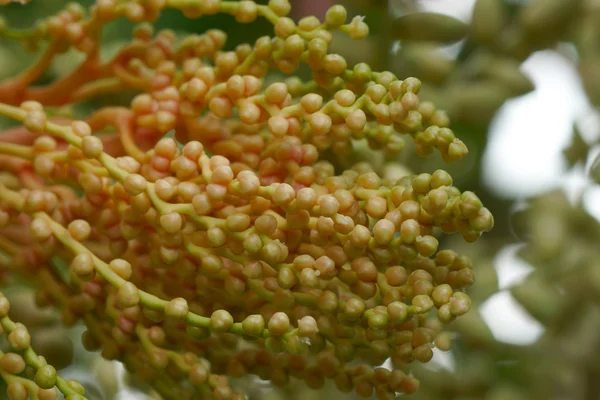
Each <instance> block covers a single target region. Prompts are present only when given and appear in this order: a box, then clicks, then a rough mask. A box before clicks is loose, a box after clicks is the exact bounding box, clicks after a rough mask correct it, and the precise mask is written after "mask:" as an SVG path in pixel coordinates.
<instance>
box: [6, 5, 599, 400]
mask: <svg viewBox="0 0 600 400" xmlns="http://www.w3.org/2000/svg"><path fill="white" fill-rule="evenodd" d="M337 2H338V3H342V4H343V5H344V6H346V7H347V8H348V10H349V14H350V15H364V16H365V18H366V22H367V23H368V24H369V25H370V28H371V35H370V37H369V38H368V39H367V40H364V41H362V42H359V43H356V42H352V43H350V42H349V39H346V38H343V37H339V38H336V40H335V41H334V43H337V44H335V45H334V47H333V48H332V51H334V52H338V53H340V54H342V55H343V56H344V57H346V59H347V60H348V62H349V64H354V63H357V62H368V63H369V64H370V65H371V66H372V68H373V69H374V70H390V71H392V72H393V73H394V74H396V75H397V76H398V77H400V78H404V77H408V76H416V77H418V78H419V79H421V80H422V81H423V90H422V96H423V98H424V99H426V100H432V101H434V102H435V104H436V105H437V106H438V108H441V109H444V110H446V111H447V112H448V114H449V116H450V118H451V120H452V129H453V130H454V131H455V133H456V135H457V136H458V137H459V138H461V139H462V140H463V141H464V142H465V143H466V144H467V145H468V147H469V150H470V153H469V155H468V157H466V158H465V159H463V160H461V161H460V162H458V163H456V164H455V165H451V166H445V168H447V169H449V172H450V173H451V174H452V175H453V176H454V177H455V184H456V185H457V186H459V187H461V188H463V189H468V190H473V191H475V192H476V193H477V194H478V195H479V196H480V198H481V199H482V201H483V203H484V204H486V205H487V207H488V208H489V209H490V210H491V211H492V213H493V214H494V215H495V216H496V227H495V229H494V230H493V231H492V232H491V233H490V234H488V235H487V236H485V238H483V239H480V240H479V241H478V242H476V243H475V244H469V245H465V244H463V243H462V241H460V240H455V238H453V237H450V238H449V239H447V240H448V241H449V242H452V243H442V246H443V247H444V248H448V247H452V248H454V249H456V250H461V251H463V252H465V253H467V254H469V255H470V256H471V257H472V258H473V261H474V262H473V264H474V268H475V270H476V277H477V282H476V284H475V285H474V287H473V290H472V291H471V292H470V295H471V297H472V298H473V299H474V301H475V303H476V304H477V307H476V308H475V309H474V310H473V311H471V312H470V313H469V314H468V315H467V316H466V317H464V318H462V319H459V320H457V321H456V322H454V323H453V324H451V325H450V329H451V330H452V331H453V332H455V333H454V334H453V348H452V350H450V351H448V352H444V353H442V352H440V351H436V354H435V356H434V360H433V362H432V363H430V364H428V365H425V366H422V365H419V366H416V367H415V370H414V374H415V375H416V376H418V377H419V379H421V390H420V392H419V393H418V394H416V395H413V398H415V399H449V400H451V399H456V400H458V399H460V400H467V399H469V400H470V399H473V400H475V399H486V400H499V399H515V400H518V399H567V400H569V399H573V400H579V399H581V400H588V399H589V400H591V399H598V398H600V379H599V378H600V361H599V359H598V357H597V356H596V355H597V354H598V351H599V350H600V335H598V332H599V331H600V250H599V246H598V245H597V243H598V241H599V240H600V225H599V224H598V219H597V217H598V215H599V213H598V209H599V207H598V206H597V204H598V203H599V202H598V200H599V198H598V195H597V193H598V192H597V188H596V186H597V185H596V182H597V181H599V180H600V162H597V161H595V157H594V156H595V155H596V154H597V153H598V151H597V149H596V147H597V141H598V136H599V135H598V128H599V127H600V124H599V123H598V117H597V113H596V106H597V105H598V104H599V103H600V2H598V1H593V0H529V1H523V0H373V1H370V0H345V1H340V0H338V1H337ZM65 3H66V2H65V1H63V0H32V2H31V4H30V5H28V6H26V7H23V6H21V5H18V4H13V5H10V6H7V7H3V8H1V9H0V15H1V16H2V17H3V18H4V20H6V21H9V22H10V25H11V26H13V27H15V28H27V27H29V26H31V25H32V24H35V22H36V20H37V19H38V18H40V17H41V16H46V15H50V14H52V13H54V12H56V11H58V10H59V9H61V8H62V7H63V6H64V4H65ZM79 3H81V4H83V5H89V4H90V3H92V1H91V0H85V1H79ZM263 3H266V1H263ZM292 3H293V10H294V11H293V12H294V13H295V14H294V18H295V19H296V20H297V19H299V18H301V17H302V16H304V15H308V14H313V15H317V16H321V17H322V16H323V15H324V13H325V11H326V10H327V8H328V7H329V6H330V5H331V3H330V1H329V0H295V1H292ZM156 26H157V28H158V29H163V28H168V29H173V30H174V31H175V32H178V33H179V32H181V33H193V32H195V33H202V32H204V31H206V30H208V29H213V28H218V29H221V30H223V31H225V32H227V34H228V42H227V47H228V48H233V47H235V46H236V45H237V44H239V43H243V42H250V43H252V42H253V41H254V40H255V39H256V38H258V37H260V36H262V35H265V34H271V32H270V30H271V29H272V28H271V27H270V25H269V24H268V23H266V22H265V21H264V20H260V19H259V20H258V21H257V22H255V23H253V24H250V25H239V24H237V23H236V22H235V20H234V18H233V17H230V16H225V15H219V16H215V17H211V18H202V19H196V20H190V19H186V18H184V16H183V15H182V14H181V13H180V12H178V11H175V10H168V11H167V12H164V13H163V15H162V16H161V17H160V19H159V20H158V21H157V22H156ZM131 31H132V24H130V23H129V22H127V21H125V20H119V21H117V22H116V23H113V24H111V25H110V26H109V27H108V29H106V30H105V32H104V35H105V47H104V48H103V52H104V57H109V56H110V55H111V54H114V52H115V50H116V49H117V48H118V47H119V46H120V45H121V44H122V43H124V42H126V41H128V40H130V39H131ZM29 47H30V48H28V49H25V50H24V49H22V48H21V46H19V45H18V44H17V43H15V42H13V41H10V40H5V39H1V38H0V79H1V78H6V77H8V76H11V75H13V74H15V73H16V72H18V71H20V70H22V69H23V68H24V67H25V66H27V65H28V64H29V63H30V62H31V61H32V60H33V59H34V58H35V56H36V49H35V46H34V45H33V44H31V45H30V46H29ZM80 58H81V55H80V54H78V53H76V52H75V51H72V52H68V53H66V54H65V55H62V56H61V57H59V59H58V60H57V61H56V62H55V63H54V65H53V66H52V68H50V69H49V70H48V71H47V72H46V75H45V76H44V78H43V80H45V81H51V80H53V79H54V78H55V77H57V76H60V75H63V74H65V73H67V72H68V71H69V70H71V69H73V68H74V66H75V65H77V63H76V61H77V60H78V59H80ZM540 60H541V61H540ZM559 62H560V65H561V67H560V68H559V67H557V65H558V63H559ZM544 71H546V72H548V71H554V72H552V74H551V75H550V78H549V79H550V82H551V84H550V86H548V87H549V88H550V89H547V90H545V91H542V88H541V86H540V85H539V84H540V82H542V80H540V79H539V76H540V73H541V72H544ZM300 73H301V74H302V73H304V74H307V73H308V71H302V70H301V71H300ZM548 73H550V72H548ZM280 78H281V77H279V76H273V77H269V79H273V80H276V79H280ZM544 82H546V81H544ZM560 82H562V83H563V84H562V86H561V85H559V83H560ZM564 88H567V89H569V90H571V89H572V90H575V91H576V92H577V93H576V94H575V95H573V94H572V93H570V92H569V93H567V89H564ZM536 93H538V94H537V95H536ZM540 94H541V96H540ZM569 96H579V97H578V98H577V100H576V103H577V104H582V105H583V106H581V107H579V109H577V110H576V111H575V112H571V111H568V110H567V108H566V106H564V104H566V103H565V102H570V101H571V100H572V97H569ZM129 99H130V94H128V93H122V94H119V97H118V98H117V99H115V98H114V97H112V98H111V99H110V101H111V102H112V103H114V102H115V101H122V102H126V101H128V100H129ZM105 101H107V99H103V98H99V99H94V100H93V102H94V103H87V104H81V105H78V106H77V107H79V108H75V109H73V110H55V112H56V113H58V114H60V113H61V112H64V113H74V114H78V113H80V112H85V111H86V110H88V109H89V108H90V107H93V108H96V107H97V106H98V105H99V104H98V103H102V102H105ZM553 103H558V104H559V105H560V107H558V111H557V107H552V104H553ZM519 107H521V108H522V110H523V111H522V112H519V110H518V108H519ZM561 107H562V108H561ZM531 110H533V111H531ZM561 111H562V112H563V114H564V115H563V116H564V118H563V119H560V117H561V115H560V114H561ZM554 114H556V115H554ZM519 116H520V117H519ZM556 118H559V120H560V121H563V120H564V121H567V122H566V123H565V124H566V125H565V124H562V125H561V124H558V123H557V124H555V125H552V124H553V122H552V121H556ZM544 122H547V123H544ZM0 123H2V124H6V123H7V122H6V121H0ZM549 125H550V126H549ZM564 126H568V127H569V130H570V131H569V132H566V130H565V129H563V127H564ZM501 128H502V129H501ZM511 131H517V132H520V134H519V135H514V134H511ZM492 137H494V138H495V141H492V140H491V138H492ZM532 138H535V139H532ZM354 151H355V153H356V154H355V157H354V159H363V160H369V161H370V162H375V163H377V165H378V166H379V167H380V169H381V171H380V172H382V173H384V174H385V168H408V169H409V170H411V171H415V172H432V171H434V170H435V169H437V168H439V167H441V166H442V160H441V158H440V157H439V155H431V156H430V157H428V158H426V159H421V158H418V157H416V156H414V152H413V151H412V149H411V148H410V146H407V149H405V151H404V152H403V153H402V154H401V155H400V156H399V157H396V158H395V159H389V158H388V159H384V158H380V157H374V156H373V154H372V153H371V150H368V149H366V148H356V149H355V150H354ZM561 151H562V152H561ZM552 152H554V153H557V154H556V157H555V158H552V157H553V156H551V157H550V158H549V157H547V156H545V155H547V154H548V153H552ZM559 152H561V154H560V158H559V157H558V153H559ZM494 154H495V156H494ZM373 160H375V161H373ZM490 160H491V161H490ZM548 160H556V162H548ZM513 163H514V164H515V165H519V166H520V167H519V168H521V170H519V169H518V168H517V173H516V174H515V173H513V174H512V175H511V174H510V171H515V168H512V169H511V168H510V167H511V164H513ZM384 165H385V167H384ZM486 168H487V170H488V172H487V173H486V171H485V169H486ZM507 171H509V172H507ZM531 171H542V172H543V173H541V175H540V173H538V174H537V175H536V174H535V173H534V174H532V173H530V172H531ZM565 177H567V178H565ZM527 179H529V181H527ZM498 182H505V183H506V182H508V186H507V185H506V184H505V185H504V186H502V185H501V184H500V185H499V184H498ZM513 182H514V187H511V186H510V185H511V184H512V183H513ZM517 183H518V185H517ZM519 185H520V186H519ZM517 186H518V187H517ZM523 187H525V188H526V190H522V189H518V188H523ZM512 189H514V190H512ZM594 199H595V200H596V201H594ZM456 239H458V238H456ZM2 291H3V292H4V291H5V289H4V288H3V289H2ZM6 295H7V296H8V297H9V298H10V301H11V304H13V305H14V308H13V310H11V312H12V313H14V314H15V316H14V318H15V319H17V320H23V322H25V323H26V325H28V326H30V327H32V328H34V329H33V330H32V332H33V333H34V346H36V347H37V348H39V350H40V353H41V354H43V355H44V356H46V358H48V360H49V361H50V362H51V363H52V364H54V365H56V366H57V367H59V366H67V365H69V362H70V361H71V359H72V358H73V357H74V354H78V356H77V357H79V358H77V359H76V360H75V363H74V364H73V365H71V366H70V367H68V368H67V369H66V370H65V371H63V375H66V376H70V377H73V378H77V379H80V381H81V382H82V383H84V384H86V383H87V384H89V385H88V386H89V389H88V393H90V396H91V397H90V398H98V399H112V398H123V399H130V398H134V397H135V396H139V398H147V397H148V396H151V394H148V393H147V392H146V389H145V388H143V387H142V388H137V387H136V385H135V380H134V379H131V377H128V376H127V375H126V374H125V373H123V372H122V368H121V367H119V366H118V365H116V364H114V363H109V362H104V361H102V360H100V357H99V356H98V355H95V354H91V355H90V354H87V355H86V354H85V351H82V352H79V351H74V348H80V347H81V345H80V343H79V342H80V340H79V336H80V334H81V329H80V328H78V327H74V328H69V335H68V336H65V332H64V330H65V328H62V327H60V326H59V325H58V321H59V318H58V317H57V315H55V314H53V313H52V312H49V311H41V310H38V309H36V307H35V305H34V301H33V292H31V291H28V290H26V289H24V288H21V287H20V288H17V289H12V290H10V291H6ZM25 320H26V321H25ZM68 338H70V339H68ZM81 350H82V349H81ZM80 354H83V355H82V356H79V355H80ZM238 386H242V387H245V388H246V389H247V392H248V394H249V395H250V398H261V399H279V398H282V399H283V398H290V399H320V398H327V397H329V398H346V397H347V396H349V395H346V394H341V393H339V392H338V391H337V390H336V389H335V388H334V387H328V388H327V389H326V390H323V391H319V392H313V391H310V390H309V389H306V388H304V387H302V386H301V385H300V384H298V383H295V384H291V385H290V386H289V387H288V388H286V389H284V390H278V391H273V390H272V389H271V387H270V386H269V385H268V382H263V381H259V380H255V379H252V380H250V379H248V380H245V381H244V382H239V384H238ZM132 388H133V389H132ZM138 389H139V390H138ZM2 392H3V390H2V389H0V393H2Z"/></svg>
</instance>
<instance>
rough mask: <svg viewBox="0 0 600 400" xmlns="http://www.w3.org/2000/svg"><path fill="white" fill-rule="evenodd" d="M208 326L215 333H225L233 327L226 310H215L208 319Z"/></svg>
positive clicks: (231, 318)
mask: <svg viewBox="0 0 600 400" xmlns="http://www.w3.org/2000/svg"><path fill="white" fill-rule="evenodd" d="M210 325H211V327H212V329H213V330H214V331H215V332H227V331H228V330H229V329H231V327H232V326H233V317H232V316H231V314H230V313H229V312H228V311H227V310H217V311H215V312H213V313H212V315H211V317H210Z"/></svg>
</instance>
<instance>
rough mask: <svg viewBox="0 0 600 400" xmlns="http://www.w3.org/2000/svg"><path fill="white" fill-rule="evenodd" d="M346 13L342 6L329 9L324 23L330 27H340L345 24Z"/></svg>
mask: <svg viewBox="0 0 600 400" xmlns="http://www.w3.org/2000/svg"><path fill="white" fill-rule="evenodd" d="M347 16H348V13H347V12H346V9H345V8H344V6H341V5H335V6H333V7H330V8H329V10H327V13H326V14H325V23H327V25H331V26H340V25H343V24H345V23H346V18H347Z"/></svg>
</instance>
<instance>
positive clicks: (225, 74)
mask: <svg viewBox="0 0 600 400" xmlns="http://www.w3.org/2000/svg"><path fill="white" fill-rule="evenodd" d="M167 6H168V7H174V8H179V9H181V10H182V11H183V12H184V14H185V15H186V16H188V17H189V18H197V17H200V16H204V15H211V14H215V13H219V12H221V13H227V14H230V15H233V16H234V17H235V19H236V20H237V21H238V22H240V23H248V22H252V21H253V20H255V19H256V18H258V17H264V18H266V19H267V20H269V22H271V23H272V24H273V25H274V32H275V36H274V37H273V38H271V37H267V36H265V37H261V38H259V39H258V40H257V41H256V42H255V43H254V44H253V45H249V44H243V45H239V46H238V47H236V48H235V49H234V50H231V51H225V50H224V46H225V40H226V35H225V33H223V32H221V31H217V30H211V31H208V32H206V33H204V34H202V35H191V36H188V37H185V38H183V39H182V40H178V41H176V40H175V39H176V38H175V35H174V33H173V32H171V31H161V32H159V33H158V34H156V35H155V34H154V32H153V30H152V27H151V25H148V24H142V25H141V26H139V27H138V28H136V30H135V31H134V39H133V41H132V43H131V44H129V45H127V46H125V47H123V48H122V49H121V50H120V51H119V53H118V54H117V55H116V56H115V57H114V58H113V59H112V60H110V61H109V62H107V63H106V64H102V63H101V62H100V60H99V58H98V49H99V45H100V43H99V38H100V34H101V30H102V28H103V26H104V25H106V24H107V23H109V22H110V21H112V20H114V19H116V18H118V17H122V16H124V17H126V18H128V19H130V20H132V21H134V22H152V21H153V20H155V19H156V18H157V17H158V16H159V15H160V12H161V11H162V9H163V8H165V7H167ZM289 12H290V5H289V3H288V1H287V0H271V1H270V2H269V4H268V5H258V4H256V3H254V2H253V1H247V0H246V1H240V2H229V1H219V0H210V1H196V2H193V1H178V0H172V1H168V2H165V1H147V2H133V1H131V2H117V1H113V0H98V1H97V2H96V4H95V5H94V6H93V7H92V8H91V10H90V12H89V15H88V14H87V13H86V11H85V10H83V9H82V8H81V7H79V6H77V5H69V6H68V7H67V8H66V9H65V10H63V11H61V12H60V13H59V14H58V15H56V16H53V17H50V18H48V19H46V20H44V21H42V22H41V23H40V24H39V25H38V26H37V27H36V28H35V29H33V30H32V31H31V32H28V33H27V34H23V35H31V36H33V37H40V38H44V39H47V40H48V46H47V48H46V50H45V54H44V56H43V57H42V58H41V59H40V61H39V62H38V64H37V65H36V67H35V68H33V69H31V70H27V71H25V72H23V73H22V74H21V75H18V76H17V77H15V78H13V79H10V80H8V81H6V82H2V83H0V101H1V102H2V103H0V114H2V115H4V116H7V117H10V118H13V119H15V120H17V121H20V122H22V123H23V127H17V128H14V129H12V130H9V131H6V132H5V133H2V134H0V154H1V158H0V165H2V169H3V170H4V171H6V172H7V174H6V175H5V176H4V175H3V176H2V180H1V181H0V225H1V228H2V230H0V249H2V251H3V252H5V253H6V254H7V257H6V259H7V260H6V262H4V260H5V259H4V257H3V258H1V259H0V261H3V265H4V264H6V267H7V268H13V269H14V270H15V272H19V273H24V274H26V275H28V276H38V277H39V278H40V279H41V280H42V282H43V285H41V287H40V289H39V291H38V301H39V303H40V304H54V305H56V306H58V307H59V308H60V309H61V310H62V317H63V322H64V323H65V324H73V323H75V322H76V321H77V320H81V321H83V322H84V323H85V324H86V326H87V329H88V330H87V331H86V333H85V334H84V336H83V343H84V345H85V346H86V348H87V349H89V350H101V352H102V355H103V357H105V358H107V359H119V360H121V361H122V362H124V364H125V365H126V367H127V369H128V370H129V371H131V372H132V373H134V374H135V376H136V377H138V378H139V379H141V380H144V381H147V382H149V383H151V384H152V385H153V387H154V388H155V389H156V390H157V391H158V392H159V393H160V394H161V395H162V396H164V397H165V398H173V399H187V398H198V397H201V398H216V399H237V398H243V395H242V394H241V393H238V392H237V391H235V390H233V389H232V388H231V387H230V385H229V378H230V377H240V376H244V375H248V374H251V375H256V376H258V377H260V378H262V379H265V380H270V381H271V382H272V383H273V384H274V385H276V386H282V385H285V384H286V383H287V382H288V381H289V379H290V378H292V377H295V378H300V379H302V380H304V381H305V382H306V385H307V386H308V387H310V388H313V389H317V388H320V387H322V386H323V385H324V383H325V380H326V379H329V380H332V381H333V382H335V384H336V386H337V387H338V388H339V389H340V390H341V391H343V392H350V391H355V392H356V393H357V394H358V395H360V396H363V397H370V396H372V395H374V394H376V395H377V396H378V397H379V398H381V399H388V398H394V397H395V394H396V393H412V392H414V391H416V390H417V388H418V386H419V382H418V380H417V379H416V378H415V377H414V376H413V375H412V374H411V373H410V370H409V364H411V363H412V362H413V361H418V362H422V363H425V362H427V361H429V360H430V359H431V358H432V356H433V348H434V345H435V344H438V346H439V347H441V348H443V349H447V348H448V343H447V340H446V339H447V338H445V336H443V333H441V328H442V324H445V323H449V322H451V321H453V320H454V319H455V318H457V317H460V316H462V315H464V314H465V313H467V312H468V311H469V309H470V306H471V300H470V298H469V297H468V295H467V294H466V293H465V292H464V290H465V289H466V288H468V287H469V286H470V285H471V284H472V283H473V281H474V274H473V270H472V265H471V261H470V260H469V258H467V257H465V256H461V255H459V254H457V253H456V252H454V251H452V250H441V249H438V239H437V238H438V237H439V236H440V235H441V234H443V233H446V234H450V233H454V232H458V233H460V234H461V235H462V236H463V237H464V239H465V240H466V241H468V242H472V241H475V240H477V239H478V238H479V236H480V235H481V234H482V232H486V231H488V230H490V229H491V228H492V226H493V222H494V220H493V217H492V215H491V213H490V212H489V211H488V210H487V209H486V208H485V207H483V205H482V203H481V201H480V200H479V199H478V197H477V196H476V195H475V194H474V193H472V192H460V191H459V189H457V188H456V187H455V186H453V180H452V177H451V176H450V175H449V174H448V173H447V172H445V171H443V170H436V171H435V172H433V173H431V174H428V173H422V174H418V175H414V176H404V175H401V174H400V175H397V176H386V177H384V178H382V177H380V175H378V174H377V173H376V171H374V169H373V167H372V166H371V165H370V164H367V163H357V164H355V165H354V166H353V167H352V168H347V169H343V170H340V168H339V164H340V162H339V160H340V159H342V158H348V157H351V156H352V155H353V151H354V150H353V146H354V145H355V144H356V143H359V142H365V143H368V145H369V146H370V147H371V148H372V149H375V150H380V149H381V150H383V152H384V153H386V154H387V155H388V156H389V155H393V154H397V153H398V152H399V151H400V150H402V148H403V144H404V142H403V140H404V138H403V137H402V136H403V135H409V136H411V137H412V138H413V140H414V143H415V151H416V153H417V154H418V155H420V156H425V155H428V154H429V153H431V152H432V151H433V150H437V151H439V153H440V154H441V156H442V158H443V159H444V160H446V161H455V160H458V159H460V158H461V157H463V156H464V155H466V153H467V149H466V146H465V145H464V143H463V142H461V141H460V140H459V139H458V138H456V137H455V135H454V134H453V132H452V131H451V130H450V129H449V128H448V117H447V116H446V115H445V113H444V112H443V111H440V110H437V109H436V108H435V106H434V105H433V104H432V103H429V102H420V101H419V97H418V94H419V90H420V87H421V83H420V81H419V80H418V79H415V78H407V79H404V80H399V79H398V78H396V77H395V76H394V75H393V74H392V73H390V72H374V71H371V69H370V67H369V66H368V65H367V64H358V65H356V66H354V67H350V66H348V65H347V62H346V60H345V59H344V58H343V57H342V56H340V55H337V54H330V53H328V47H329V45H330V42H331V41H332V34H331V31H332V30H340V31H342V32H343V33H346V34H347V35H349V36H350V37H351V38H353V39H362V38H364V37H365V36H366V35H367V33H368V28H367V26H366V25H365V23H364V22H363V21H362V19H361V18H360V17H356V18H354V19H352V20H350V21H348V18H347V15H346V10H345V9H344V8H343V7H341V6H334V7H331V8H330V9H329V10H328V12H327V14H326V17H325V21H324V22H321V21H319V20H318V19H317V18H316V17H305V18H303V19H301V20H300V21H298V22H295V21H293V20H292V19H290V18H288V17H287V16H286V15H288V13H289ZM6 32H10V31H8V30H7V31H6ZM6 32H4V31H2V32H0V34H2V33H6ZM70 46H73V47H75V48H76V49H78V50H79V51H82V52H84V53H86V55H87V58H86V60H85V61H84V62H83V63H82V64H81V66H80V67H79V68H78V69H76V70H75V71H74V72H73V73H72V74H68V75H66V76H64V77H62V78H60V79H59V80H58V81H56V82H53V83H51V84H50V85H48V86H31V85H30V84H31V83H33V82H34V81H36V80H37V78H38V76H39V74H40V73H41V72H42V71H43V69H44V68H45V67H46V66H47V64H48V63H49V62H50V60H52V58H53V57H54V56H55V55H57V54H60V53H61V52H62V51H64V50H65V49H66V48H68V47H70ZM301 64H306V65H308V66H309V67H310V69H311V70H312V79H313V80H312V81H310V82H302V81H300V80H299V79H298V78H296V77H291V78H289V79H287V80H285V81H284V82H276V83H272V84H270V85H266V84H265V77H266V76H267V73H268V72H269V71H270V70H276V71H280V72H282V73H284V74H287V75H290V74H293V73H295V72H296V70H297V69H298V68H299V66H300V65H301ZM123 86H125V87H127V88H129V89H131V90H135V91H136V93H138V94H136V95H135V97H134V98H133V100H132V101H131V104H130V105H129V107H125V106H111V107H104V108H101V109H98V110H97V111H95V112H94V113H92V114H91V115H89V116H87V117H85V118H84V119H82V118H64V117H63V118H54V117H52V116H51V115H50V114H49V112H48V109H49V107H53V106H60V105H65V104H73V103H77V102H81V101H83V100H86V99H89V98H92V97H95V96H97V95H99V94H106V93H111V92H118V91H120V90H122V89H123ZM8 88H11V90H8ZM109 128H112V129H113V130H112V132H114V133H111V130H110V129H109ZM169 131H174V138H173V137H164V135H165V134H166V133H168V132H169ZM336 169H337V171H336ZM388 175H389V174H388ZM6 307H8V304H6ZM4 314H6V313H4ZM3 326H4V323H3ZM5 330H6V331H7V332H9V336H8V341H9V343H10V344H11V346H12V348H13V349H14V350H15V351H18V352H19V354H21V353H22V352H23V351H25V352H26V353H27V352H29V350H28V349H29V348H30V347H29V346H30V344H29V340H28V339H27V338H28V334H27V330H26V329H25V328H24V327H21V326H17V327H16V328H14V329H8V328H6V327H5ZM11 354H12V353H11ZM10 357H12V358H8V359H7V360H6V361H0V367H1V368H2V370H3V371H5V372H6V376H7V377H8V376H9V375H8V374H12V375H14V374H13V373H12V372H11V371H13V372H14V371H17V369H18V368H20V367H21V366H22V365H23V360H20V361H19V359H18V355H17V356H16V358H15V356H13V355H11V356H10ZM387 359H391V362H392V365H393V368H392V369H391V370H389V369H386V368H381V367H376V366H378V365H381V364H382V363H383V362H384V361H386V360H387ZM24 362H25V364H27V365H28V366H32V367H33V368H34V369H35V370H36V372H35V377H34V378H33V381H23V382H22V381H21V378H19V379H16V378H15V379H13V380H14V383H15V384H14V385H13V381H11V380H10V379H8V380H7V379H5V381H7V382H9V383H10V384H11V385H13V386H10V385H9V396H10V397H11V398H14V399H20V398H24V397H23V396H26V391H29V392H30V394H31V391H32V390H34V388H35V390H53V389H52V388H53V387H54V386H55V385H56V387H57V388H58V390H60V391H61V392H63V393H64V394H65V395H66V396H67V399H69V400H74V399H76V398H80V397H81V396H83V395H84V393H83V388H82V387H81V386H80V385H78V384H76V383H69V384H68V385H67V384H64V383H63V382H62V381H60V379H59V378H57V377H56V373H55V371H54V370H53V369H52V368H51V367H50V366H45V365H40V364H39V363H37V364H36V362H34V363H33V364H32V361H30V360H28V359H27V358H25V361H24ZM15 373H16V372H15ZM12 375H11V376H12ZM2 377H3V378H5V375H4V373H3V374H2ZM11 379H12V378H11ZM183 381H186V382H188V383H185V384H182V383H181V382H183ZM32 382H33V383H32ZM34 383H35V385H37V387H36V386H35V385H34ZM65 385H66V386H65ZM19 396H20V397H19ZM77 396H79V397H77ZM48 398H50V397H48Z"/></svg>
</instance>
